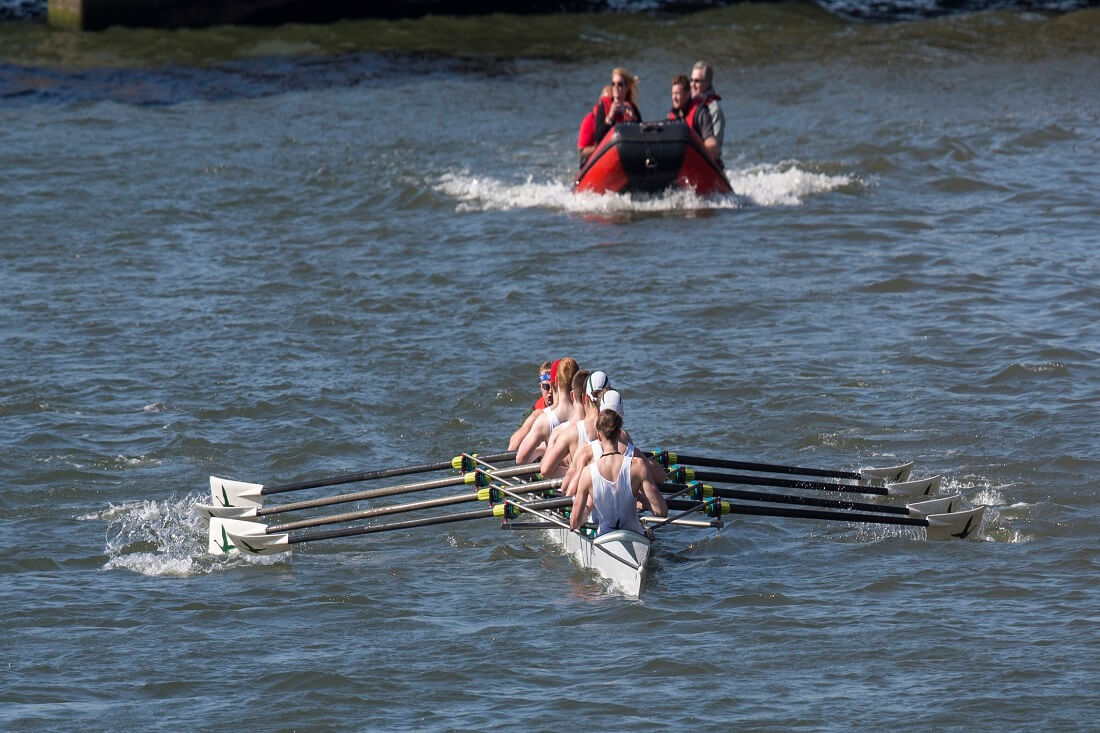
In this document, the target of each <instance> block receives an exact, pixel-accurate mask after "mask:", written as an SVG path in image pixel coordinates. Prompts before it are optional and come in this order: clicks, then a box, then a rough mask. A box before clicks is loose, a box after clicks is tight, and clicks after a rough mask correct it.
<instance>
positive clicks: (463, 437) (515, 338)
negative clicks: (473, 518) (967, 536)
mask: <svg viewBox="0 0 1100 733" xmlns="http://www.w3.org/2000/svg"><path fill="white" fill-rule="evenodd" d="M684 49H690V50H688V51H685V50H684ZM698 56H704V57H707V58H708V59H710V60H712V62H713V63H714V64H715V66H716V67H717V80H716V84H717V87H718V89H719V91H720V92H721V93H722V94H723V95H724V98H725V100H724V103H725V105H726V115H727V118H728V120H729V124H730V132H729V133H727V139H726V150H725V158H726V160H727V162H728V164H729V165H730V172H731V180H732V181H733V185H734V189H735V192H736V195H735V196H732V197H729V198H726V199H719V200H699V199H695V198H693V197H690V196H684V195H669V196H664V197H660V198H656V199H642V200H634V199H628V198H618V197H606V198H600V197H574V196H573V195H572V194H571V193H570V192H569V183H570V180H571V176H572V174H573V172H574V165H575V156H574V153H573V151H572V145H573V143H574V140H575V133H576V125H577V123H578V121H579V119H580V117H581V116H582V115H583V113H584V112H585V109H586V107H587V105H588V104H590V101H591V99H592V98H593V96H594V95H595V93H596V92H598V90H599V87H600V85H601V84H602V82H603V80H604V78H605V76H606V75H607V72H608V71H609V69H610V67H611V66H612V65H613V64H617V63H623V64H625V65H626V66H628V67H629V68H630V69H631V70H632V71H634V72H635V73H638V74H640V75H641V77H642V79H643V82H642V90H643V98H642V105H641V106H642V112H643V114H644V115H647V116H657V115H658V114H663V109H664V108H665V106H666V90H665V80H666V79H668V78H670V77H671V75H672V74H673V73H675V72H676V71H678V70H683V69H686V68H687V66H688V65H689V64H690V63H691V62H692V61H693V60H694V59H695V58H696V57H698ZM1098 59H1100V13H1098V11H1096V10H1085V11H1079V12H1073V13H1067V14H1062V15H1040V14H1033V13H1015V12H1009V13H983V14H973V15H965V16H956V17H950V18H941V19H934V20H923V21H915V22H907V23H895V24H891V25H876V24H868V23H850V22H848V21H845V20H842V19H840V18H837V17H835V16H830V15H828V14H826V13H824V12H823V11H821V10H818V9H816V8H814V7H812V6H805V5H778V6H773V5H767V6H749V5H746V6H739V7H735V8H728V9H723V10H718V11H712V12H707V13H699V14H693V15H690V16H682V17H652V16H621V15H618V16H560V17H553V18H541V17H535V18H519V17H509V16H494V17H491V18H480V19H464V20H461V19H460V20H455V19H451V20H448V19H441V18H429V19H424V20H421V21H403V22H393V23H377V22H362V23H340V24H335V25H332V26H318V27H295V26H291V27H285V28H280V29H266V30H259V29H251V30H245V29H229V28H219V29H212V30H208V31H185V32H176V33H163V32H155V31H121V30H113V31H108V32H106V33H103V34H95V35H91V36H83V35H75V34H53V33H50V32H49V31H47V30H46V29H45V28H42V27H39V26H36V25H27V24H0V171H3V174H2V179H0V180H2V183H0V211H2V212H3V226H2V227H0V273H2V283H3V287H2V288H0V315H2V318H0V343H2V345H3V348H2V349H0V426H2V429H0V530H2V532H3V535H2V536H3V537H4V539H5V543H4V553H3V559H2V560H0V587H2V588H3V593H2V599H0V625H2V628H3V630H4V631H3V635H2V638H3V642H2V643H0V650H2V657H0V663H2V664H0V675H2V677H0V679H2V680H3V683H2V684H0V703H2V705H0V727H3V728H5V729H8V730H39V729H56V730H76V729H80V730H108V729H110V730H114V729H119V728H123V727H129V728H139V729H148V730H179V729H202V730H209V729H214V728H224V727H226V726H229V725H232V726H234V727H238V728H241V729H245V730H261V729H263V730H269V729H275V730H348V729H375V728H384V729H461V730H480V729H514V728H517V727H520V726H523V727H527V728H533V729H538V730H558V729H562V728H565V727H567V726H575V725H578V724H580V725H584V726H588V727H603V728H615V729H625V728H631V729H669V728H686V727H691V728H694V729H701V730H728V729H731V728H734V729H739V728H750V729H758V728H759V729H781V730H786V729H831V730H848V729H852V728H858V729H871V728H880V727H883V726H892V727H904V728H908V729H963V728H965V729H975V728H976V729H983V730H992V729H997V730H1000V729H1004V728H1009V729H1023V728H1033V727H1039V726H1042V727H1044V728H1048V729H1091V728H1095V726H1096V722H1095V721H1096V720H1097V719H1100V704H1098V703H1097V699H1098V693H1100V684H1098V679H1100V677H1098V675H1100V663H1098V662H1097V659H1098V658H1100V636H1098V633H1097V628H1098V622H1100V617H1098V615H1097V610H1096V609H1097V608H1098V607H1100V592H1098V590H1097V583H1096V579H1097V571H1098V569H1100V552H1098V550H1097V542H1096V535H1097V530H1098V527H1100V521H1098V507H1100V503H1098V501H1097V497H1096V489H1097V485H1098V475H1100V460H1098V458H1097V454H1098V450H1100V439H1098V438H1097V430H1096V427H1097V417H1096V415H1097V406H1098V405H1100V387H1098V385H1100V368H1098V367H1097V357H1098V356H1100V326H1098V325H1097V323H1098V321H1100V286H1098V283H1100V264H1098V259H1097V254H1096V253H1097V245H1098V244H1100V233H1098V228H1097V221H1098V216H1100V204H1098V203H1097V202H1098V198H1097V196H1096V191H1097V190H1098V189H1100V173H1098V171H1100V166H1098V161H1100V142H1098V140H1100V108H1098V104H1097V96H1096V91H1095V87H1096V85H1095V79H1096V78H1097V71H1098V70H1100V69H1098V66H1100V64H1098ZM563 354H572V355H574V356H576V357H577V358H578V360H579V361H580V362H581V363H582V365H583V366H591V367H599V368H604V369H607V370H608V371H609V372H610V373H611V375H612V378H613V380H614V381H615V382H616V384H617V385H618V386H620V387H621V388H622V389H623V391H624V392H625V395H626V400H627V406H626V407H627V424H628V427H629V428H630V429H631V431H632V432H633V434H634V436H635V438H636V439H638V441H639V442H640V443H643V444H645V445H648V446H662V447H668V448H673V449H679V450H681V451H683V452H688V451H690V452H693V453H699V454H703V455H717V456H730V457H739V458H749V459H759V460H769V461H775V462H780V463H799V464H802V465H819V466H826V467H834V468H852V467H855V466H859V465H865V464H867V463H885V462H891V461H894V460H896V459H898V460H900V459H914V460H916V461H917V462H918V472H919V473H921V474H925V475H926V474H932V473H943V474H945V476H946V483H947V485H948V486H949V487H951V488H955V489H958V490H960V491H962V493H963V495H964V498H965V501H966V503H967V504H968V505H976V504H986V505H989V506H990V509H989V511H988V514H987V519H986V525H985V528H984V530H983V534H982V536H981V541H978V542H954V543H927V542H924V541H922V540H921V539H920V535H919V533H918V532H916V531H913V530H901V529H879V528H875V529H867V528H864V527H859V526H849V525H836V524H826V523H822V522H798V521H795V520H784V519H774V520H768V519H763V518H745V519H732V520H730V521H729V522H728V524H727V526H726V527H725V529H724V530H723V531H722V532H720V533H714V532H698V531H691V530H686V529H678V530H674V531H672V532H669V533H668V534H667V535H665V536H664V537H663V538H662V541H661V543H660V545H659V547H658V550H657V555H656V558H655V562H654V568H653V576H652V581H651V583H650V586H649V588H648V590H647V592H646V593H645V594H644V595H643V597H642V599H641V600H640V601H627V600H624V599H623V598H621V597H619V596H617V595H616V594H614V593H612V592H608V590H607V589H606V588H605V587H604V586H602V585H601V584H600V583H599V582H598V581H597V580H596V579H594V578H593V577H591V576H589V575H586V574H584V573H582V572H580V571H578V570H576V569H575V568H574V567H573V566H572V565H571V564H570V562H569V561H568V560H567V559H565V558H563V557H562V556H560V555H558V554H557V553H555V552H554V551H553V550H552V549H550V547H549V546H548V545H547V544H545V543H544V542H543V541H542V540H541V539H539V538H538V537H535V536H531V535H520V534H518V533H502V532H500V531H499V530H498V529H496V525H495V524H493V523H491V522H483V523H467V524H458V525H449V526H447V527H446V528H440V529H435V530H433V529H421V530H415V531H413V530H410V531H407V532H399V533H391V534H386V535H377V536H371V537H361V538H349V539H343V540H334V541H331V542H329V543H315V544H312V545H309V546H307V547H305V548H303V549H300V550H298V551H296V552H295V553H294V554H293V555H291V556H281V557H278V558H275V559H267V560H264V561H262V562H260V561H249V560H245V559H240V558H238V559H232V560H222V559H216V558H213V557H210V556H208V555H206V553H205V541H206V540H205V530H204V527H203V524H202V522H201V521H200V520H199V519H197V518H196V517H195V516H193V514H192V512H191V506H192V504H193V503H194V502H195V501H196V500H197V499H200V498H202V497H203V495H204V493H205V488H204V487H205V484H206V480H207V477H208V475H210V474H219V475H226V476H231V477H234V478H239V479H244V480H253V481H259V482H282V481H293V480H298V479H303V478H309V477H316V476H322V475H327V474H334V473H344V472H348V471H355V470H366V469H368V468H373V467H385V466H392V465H402V464H406V463H420V462H422V461H425V460H440V459H445V458H449V457H450V456H452V455H454V454H455V453H456V452H458V451H461V450H465V449H476V450H483V451H485V450H494V449H499V448H501V447H502V445H503V443H504V442H505V441H506V440H507V437H508V435H509V434H510V433H511V431H512V429H513V427H514V426H515V424H516V423H517V422H518V421H519V419H520V418H521V417H522V415H523V412H524V410H525V409H526V407H527V406H528V405H529V403H530V402H531V400H533V398H534V396H535V390H534V385H535V381H534V376H535V369H536V366H537V364H538V363H539V362H540V361H542V360H543V359H545V358H549V357H554V356H559V355H563Z"/></svg>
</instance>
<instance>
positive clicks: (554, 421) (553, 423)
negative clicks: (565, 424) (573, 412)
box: [542, 407, 561, 433]
mask: <svg viewBox="0 0 1100 733" xmlns="http://www.w3.org/2000/svg"><path fill="white" fill-rule="evenodd" d="M542 411H543V412H545V413H546V421H547V422H548V423H550V432H551V433H552V432H554V430H555V429H556V428H557V427H558V426H559V425H561V420H559V419H558V416H557V415H555V414H554V408H553V407H544V408H542Z"/></svg>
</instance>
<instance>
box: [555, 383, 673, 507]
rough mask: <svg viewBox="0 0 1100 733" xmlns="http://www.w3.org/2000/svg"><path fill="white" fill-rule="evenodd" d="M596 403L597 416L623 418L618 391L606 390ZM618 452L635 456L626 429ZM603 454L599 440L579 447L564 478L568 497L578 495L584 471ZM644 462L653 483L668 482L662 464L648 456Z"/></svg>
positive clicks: (621, 400) (622, 430) (619, 439)
mask: <svg viewBox="0 0 1100 733" xmlns="http://www.w3.org/2000/svg"><path fill="white" fill-rule="evenodd" d="M594 401H595V402H598V403H599V407H598V408H597V410H596V414H597V416H598V415H599V413H600V412H603V411H604V410H605V409H611V410H614V411H615V412H617V413H618V414H619V417H620V418H621V417H623V396H622V394H620V393H619V391H618V390H617V389H610V388H608V389H604V390H603V391H602V392H601V393H600V394H599V396H597V397H595V399H594ZM593 425H595V423H593ZM618 450H620V451H621V452H622V453H623V455H625V456H628V457H629V456H633V455H634V439H633V438H631V437H630V433H628V432H627V431H626V429H625V428H623V429H621V430H620V431H619V437H618ZM601 453H602V447H601V446H600V442H599V441H598V440H593V441H591V442H590V443H588V444H586V445H578V447H577V449H576V450H575V451H574V452H573V456H572V458H571V459H570V465H569V470H568V471H566V473H565V476H564V477H563V478H562V483H561V485H562V491H563V492H564V493H565V495H566V496H573V495H574V494H576V493H577V486H578V484H579V482H580V478H581V476H582V475H584V472H585V471H584V469H586V468H588V466H589V465H590V464H591V463H592V462H593V461H595V460H597V459H598V458H599V457H600V455H601ZM642 460H643V462H644V464H645V466H646V468H647V470H648V471H649V477H650V479H651V480H652V481H653V483H655V484H661V483H664V482H665V481H667V480H668V474H667V473H666V472H665V469H664V468H663V467H662V466H661V464H659V463H657V462H656V461H654V460H653V459H651V458H649V457H648V456H644V457H643V458H642Z"/></svg>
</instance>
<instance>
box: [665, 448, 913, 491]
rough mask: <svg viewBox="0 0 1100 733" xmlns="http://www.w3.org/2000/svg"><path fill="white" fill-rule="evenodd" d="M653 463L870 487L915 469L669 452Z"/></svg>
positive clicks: (901, 477)
mask: <svg viewBox="0 0 1100 733" xmlns="http://www.w3.org/2000/svg"><path fill="white" fill-rule="evenodd" d="M650 455H651V456H653V459H654V460H655V461H657V462H658V463H660V464H661V465H662V466H664V467H665V468H669V467H671V466H672V465H673V464H677V463H678V464H680V465H687V466H705V467H708V468H732V469H735V470H738V471H756V472H758V473H789V474H793V475H796V476H819V477H822V478H842V479H849V480H852V481H862V482H864V483H868V484H881V483H887V482H895V483H896V482H901V481H905V480H906V479H907V478H909V473H910V472H911V471H912V469H913V462H912V461H910V462H909V463H903V464H901V465H898V466H888V467H885V468H874V467H868V468H861V469H859V471H834V470H830V469H827V468H805V467H803V466H785V465H782V464H778V463H755V462H752V461H736V460H731V459H727V458H704V457H701V456H688V455H684V454H683V453H673V452H672V451H667V450H655V451H652V452H651V453H650Z"/></svg>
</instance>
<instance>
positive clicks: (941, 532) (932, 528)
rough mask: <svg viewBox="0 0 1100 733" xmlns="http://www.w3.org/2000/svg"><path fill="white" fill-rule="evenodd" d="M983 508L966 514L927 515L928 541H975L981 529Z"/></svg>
mask: <svg viewBox="0 0 1100 733" xmlns="http://www.w3.org/2000/svg"><path fill="white" fill-rule="evenodd" d="M983 517H985V507H984V506H980V507H978V508H977V509H971V510H970V511H966V512H952V513H951V514H930V515H928V517H927V519H928V539H930V540H976V539H978V533H979V532H980V531H981V528H982V518H983Z"/></svg>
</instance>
